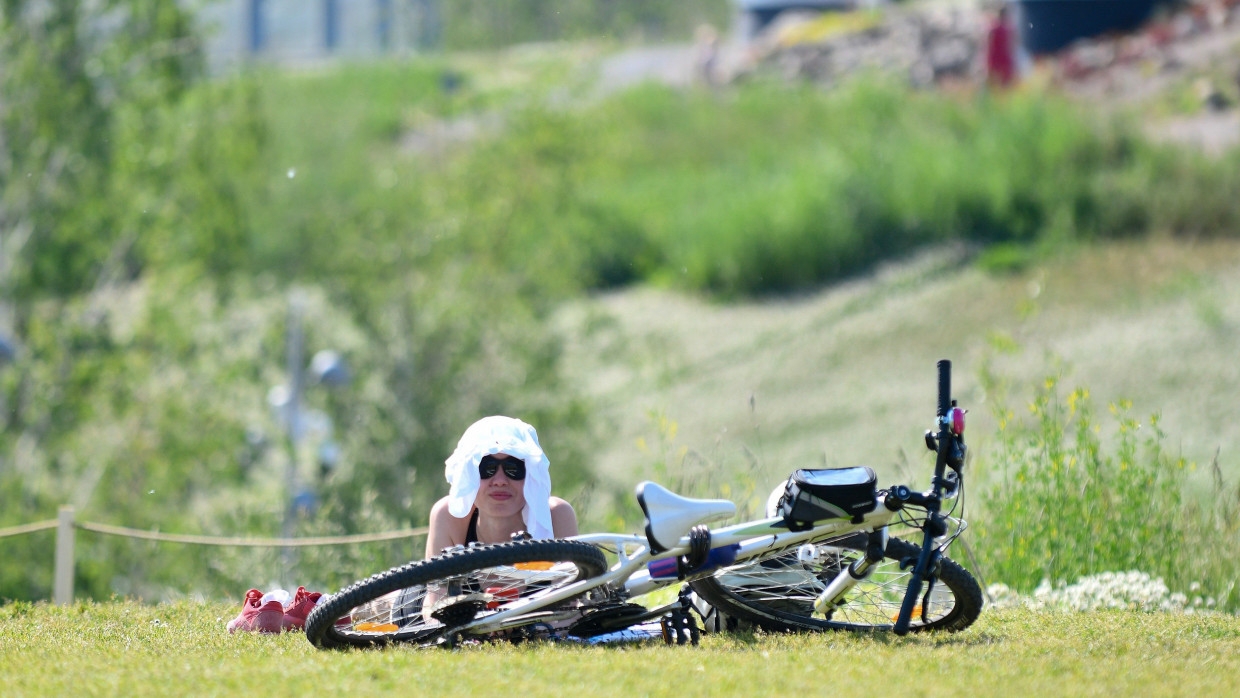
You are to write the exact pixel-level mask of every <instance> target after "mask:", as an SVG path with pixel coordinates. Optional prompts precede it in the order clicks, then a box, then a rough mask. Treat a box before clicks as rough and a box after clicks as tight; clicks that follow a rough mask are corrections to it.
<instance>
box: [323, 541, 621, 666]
mask: <svg viewBox="0 0 1240 698" xmlns="http://www.w3.org/2000/svg"><path fill="white" fill-rule="evenodd" d="M523 564H525V565H537V567H538V568H537V569H533V568H524V569H523V568H518V567H515V566H516V565H523ZM606 569H607V559H606V557H604V555H603V552H602V551H601V550H600V549H599V548H597V547H596V546H593V545H590V544H588V543H581V542H577V541H567V540H525V541H515V542H512V543H500V544H495V545H482V546H479V545H474V546H470V547H468V548H454V549H450V550H447V551H445V552H444V553H442V554H441V555H439V556H437V557H434V558H431V559H429V560H421V561H417V562H411V563H408V564H405V565H401V566H399V567H393V568H392V569H390V570H388V571H386V572H382V573H379V574H376V575H374V576H372V577H370V578H369V579H364V580H361V581H358V582H356V583H354V584H353V585H352V586H349V587H348V588H345V589H343V590H341V591H339V592H337V593H336V594H333V595H332V596H330V597H328V598H327V599H326V600H325V601H322V602H320V603H319V605H317V606H315V608H314V610H312V611H311V612H310V615H309V616H307V617H306V627H305V632H306V638H307V639H308V640H309V641H310V642H311V644H313V645H314V646H315V647H318V648H320V649H337V648H348V647H374V646H379V645H386V644H391V643H395V642H406V643H414V644H421V645H429V644H432V643H434V642H435V641H437V640H438V639H439V638H440V637H441V636H442V635H443V634H444V633H445V632H446V631H449V630H451V629H452V628H453V627H454V626H456V625H460V624H462V623H463V622H465V621H464V620H462V621H461V622H454V619H453V618H451V617H450V616H448V617H439V618H430V617H427V613H430V612H426V613H424V612H423V602H424V601H426V600H427V598H428V595H427V589H428V587H429V588H433V589H436V592H434V593H433V595H432V596H431V598H432V599H433V600H435V601H434V602H435V604H436V608H437V609H439V610H438V611H436V612H437V613H441V614H452V613H461V612H463V613H468V614H469V618H472V617H473V614H472V613H470V611H471V610H472V611H473V613H479V612H482V611H484V610H490V611H494V610H496V609H497V608H502V607H503V606H504V605H505V604H508V603H511V602H512V601H515V600H517V599H521V598H529V597H531V596H534V595H537V594H541V593H546V592H547V591H548V590H551V589H557V588H560V587H563V586H566V585H568V584H571V583H573V582H576V581H579V580H581V579H588V578H590V577H595V576H598V575H600V574H602V573H603V572H604V571H605V570H606ZM454 589H455V590H456V591H455V593H454V591H453V590H454ZM441 595H442V596H441ZM467 596H468V597H469V598H468V599H467V598H466V597H467ZM477 597H486V599H485V601H479V600H478V598H477ZM449 599H460V600H461V601H460V603H459V604H457V605H459V606H461V608H460V609H456V610H455V611H454V610H453V608H452V607H451V606H452V604H447V605H446V606H445V603H444V602H446V601H448V600H449ZM470 604H474V605H475V606H477V604H484V605H485V608H482V607H471V606H470ZM540 610H542V609H540ZM456 620H460V619H459V618H458V619H456ZM465 620H468V619H465ZM521 622H522V621H521V620H517V621H515V622H514V623H513V626H516V625H520V624H521Z"/></svg>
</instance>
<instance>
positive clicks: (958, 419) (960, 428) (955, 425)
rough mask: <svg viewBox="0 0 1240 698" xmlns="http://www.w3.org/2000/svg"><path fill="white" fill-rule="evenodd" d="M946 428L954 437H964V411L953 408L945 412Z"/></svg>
mask: <svg viewBox="0 0 1240 698" xmlns="http://www.w3.org/2000/svg"><path fill="white" fill-rule="evenodd" d="M947 426H948V427H949V428H951V430H952V433H953V434H955V435H956V436H964V410H962V409H960V408H959V407H953V408H951V409H950V410H948V411H947Z"/></svg>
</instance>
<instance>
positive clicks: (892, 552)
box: [690, 535, 982, 632]
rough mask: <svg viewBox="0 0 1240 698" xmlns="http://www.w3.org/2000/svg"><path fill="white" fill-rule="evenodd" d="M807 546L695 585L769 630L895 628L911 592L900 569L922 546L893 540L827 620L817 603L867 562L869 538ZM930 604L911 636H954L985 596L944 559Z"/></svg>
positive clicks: (917, 616) (919, 610) (916, 615)
mask: <svg viewBox="0 0 1240 698" xmlns="http://www.w3.org/2000/svg"><path fill="white" fill-rule="evenodd" d="M806 545H809V546H812V548H813V549H812V550H809V549H806V550H804V551H801V549H802V548H805V546H800V547H798V548H793V549H785V550H778V551H774V552H772V553H771V554H769V555H767V556H764V557H759V558H755V559H750V560H745V561H744V562H742V563H738V564H736V565H732V566H731V567H725V568H722V569H720V570H718V571H716V572H715V573H714V574H713V575H711V576H709V577H705V578H702V579H699V580H695V581H693V582H691V583H690V586H692V587H693V590H694V591H696V592H697V593H698V595H699V596H701V597H702V598H703V599H705V600H706V601H707V602H709V603H711V604H713V605H714V606H716V607H717V608H719V609H721V610H722V611H723V612H724V613H727V614H729V615H732V616H735V617H737V618H741V619H744V620H748V621H750V622H752V623H755V624H757V625H758V626H759V627H762V628H764V629H768V630H778V631H799V630H890V629H891V627H892V626H893V625H894V624H895V620H896V617H897V616H898V615H899V613H900V604H901V602H902V601H903V599H904V594H905V592H906V591H907V590H908V582H909V574H910V570H901V569H900V561H901V560H904V559H908V558H913V559H916V557H917V555H918V554H919V553H920V552H921V547H920V546H918V545H916V544H913V543H909V542H907V541H903V540H900V539H898V538H892V539H890V540H889V541H888V542H887V550H886V554H885V559H884V560H883V561H882V562H880V563H879V564H878V565H877V566H876V567H875V568H874V569H873V571H872V572H871V573H870V575H869V577H867V578H866V579H863V580H860V581H858V582H857V584H856V586H854V587H853V588H852V589H851V590H850V591H849V592H848V594H847V595H846V597H845V599H844V602H843V603H842V604H840V605H839V606H838V607H837V608H836V609H834V610H833V611H831V613H830V614H829V615H828V616H825V617H824V616H823V615H821V614H815V612H814V600H815V599H816V598H817V597H818V594H820V593H821V592H822V590H823V589H826V587H827V585H828V584H830V583H831V580H832V579H834V578H835V577H836V575H838V574H842V573H843V574H846V572H845V570H846V569H847V568H848V565H850V564H851V563H852V562H853V561H854V560H856V559H857V558H859V557H862V556H864V554H865V536H857V535H853V536H848V537H845V538H839V539H835V540H826V541H816V542H814V543H810V544H806ZM799 551H800V554H798V553H799ZM803 560H804V561H803ZM922 593H923V595H924V593H925V592H924V587H923V592H922ZM925 602H926V603H925V608H924V609H923V607H922V604H923V600H922V599H919V600H918V604H917V607H916V608H915V609H914V612H913V621H912V624H911V626H910V628H909V630H911V631H924V630H947V631H950V632H955V631H957V630H963V629H965V628H967V627H969V625H971V624H972V623H973V621H975V620H977V617H978V615H979V614H980V613H981V610H982V590H981V587H979V586H978V584H977V582H976V581H975V580H974V579H973V575H971V574H969V573H968V571H967V570H965V569H964V568H963V567H961V566H960V565H958V564H956V563H955V562H952V561H951V560H949V559H947V558H942V564H941V566H940V570H939V576H938V579H937V580H936V581H935V583H934V588H933V590H932V591H931V593H930V596H929V598H928V599H925ZM923 610H924V613H923Z"/></svg>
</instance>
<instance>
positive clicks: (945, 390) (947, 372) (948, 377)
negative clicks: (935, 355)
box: [938, 359, 952, 417]
mask: <svg viewBox="0 0 1240 698" xmlns="http://www.w3.org/2000/svg"><path fill="white" fill-rule="evenodd" d="M951 408H952V362H951V361H949V360H947V359H941V360H939V411H938V416H939V417H942V416H943V415H945V414H947V411H948V410H950V409H951Z"/></svg>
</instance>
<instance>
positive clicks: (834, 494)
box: [779, 466, 878, 530]
mask: <svg viewBox="0 0 1240 698" xmlns="http://www.w3.org/2000/svg"><path fill="white" fill-rule="evenodd" d="M876 507H878V476H877V475H875V474H874V470H873V469H871V468H868V467H866V466H858V467H855V468H831V469H813V470H798V471H796V472H794V473H793V474H792V476H791V477H789V478H788V482H787V484H785V485H784V494H783V496H782V497H780V499H779V515H780V516H782V517H783V518H784V520H785V521H787V522H788V527H789V528H791V529H793V530H804V529H806V528H808V527H809V526H810V525H811V524H813V522H815V521H824V520H826V519H849V520H851V521H853V522H854V523H860V522H861V519H862V517H863V516H864V515H865V514H868V513H869V512H871V511H874V509H875V508H876Z"/></svg>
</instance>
